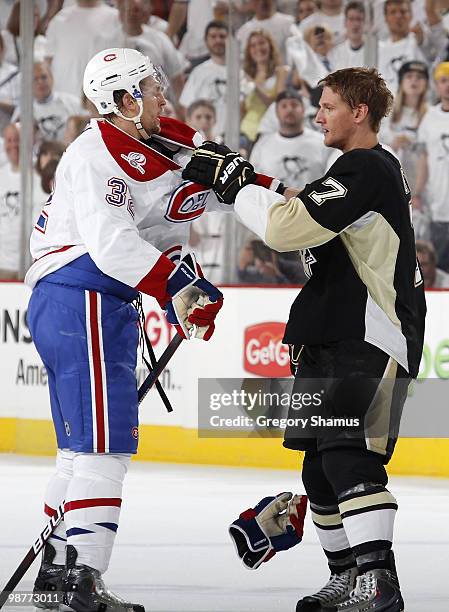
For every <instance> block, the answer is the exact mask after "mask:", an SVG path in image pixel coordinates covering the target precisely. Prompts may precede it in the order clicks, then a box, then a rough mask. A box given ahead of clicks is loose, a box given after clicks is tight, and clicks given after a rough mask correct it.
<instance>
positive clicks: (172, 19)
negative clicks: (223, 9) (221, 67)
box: [167, 0, 214, 67]
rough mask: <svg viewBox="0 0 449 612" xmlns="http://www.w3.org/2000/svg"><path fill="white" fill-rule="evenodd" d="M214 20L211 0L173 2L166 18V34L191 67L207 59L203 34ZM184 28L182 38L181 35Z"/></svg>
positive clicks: (180, 0) (179, 0)
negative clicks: (177, 46)
mask: <svg viewBox="0 0 449 612" xmlns="http://www.w3.org/2000/svg"><path fill="white" fill-rule="evenodd" d="M213 18H214V11H213V3H212V2H211V0H174V2H173V4H172V7H171V9H170V14H169V17H168V28H167V34H168V36H169V37H170V38H171V39H172V41H173V42H174V43H179V41H180V44H179V50H180V51H181V53H183V54H184V56H185V57H186V58H187V59H188V60H189V62H190V64H191V65H192V67H195V66H197V65H198V64H200V63H201V62H204V60H206V59H207V47H206V45H205V42H204V33H205V30H206V26H207V24H208V23H209V22H210V21H212V20H213ZM184 28H185V33H184V36H182V39H181V33H182V31H183V29H184Z"/></svg>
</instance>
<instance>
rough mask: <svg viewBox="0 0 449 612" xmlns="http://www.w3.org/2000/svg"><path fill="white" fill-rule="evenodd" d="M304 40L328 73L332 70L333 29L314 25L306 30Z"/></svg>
mask: <svg viewBox="0 0 449 612" xmlns="http://www.w3.org/2000/svg"><path fill="white" fill-rule="evenodd" d="M304 40H305V41H306V43H307V44H308V45H309V47H310V48H311V49H312V51H313V52H314V53H315V55H316V57H317V59H318V60H319V62H320V63H321V64H322V65H323V67H324V70H325V72H326V75H327V74H329V72H331V71H332V67H331V62H330V53H331V51H332V49H333V47H334V38H333V34H332V31H331V30H330V28H328V27H327V26H312V27H310V28H307V30H305V32H304Z"/></svg>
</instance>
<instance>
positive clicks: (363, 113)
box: [353, 104, 369, 123]
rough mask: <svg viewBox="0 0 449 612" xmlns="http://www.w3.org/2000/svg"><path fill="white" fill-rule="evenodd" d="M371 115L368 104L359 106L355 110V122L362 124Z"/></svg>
mask: <svg viewBox="0 0 449 612" xmlns="http://www.w3.org/2000/svg"><path fill="white" fill-rule="evenodd" d="M368 113H369V108H368V106H367V105H366V104H358V105H357V106H356V107H355V108H354V109H353V115H354V120H355V122H356V123H362V121H364V120H365V119H366V117H367V116H368Z"/></svg>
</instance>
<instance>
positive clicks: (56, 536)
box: [44, 449, 74, 565]
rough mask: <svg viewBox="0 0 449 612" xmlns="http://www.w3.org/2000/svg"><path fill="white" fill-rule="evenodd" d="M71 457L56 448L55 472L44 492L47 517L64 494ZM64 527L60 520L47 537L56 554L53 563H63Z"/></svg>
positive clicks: (69, 473) (70, 475)
mask: <svg viewBox="0 0 449 612" xmlns="http://www.w3.org/2000/svg"><path fill="white" fill-rule="evenodd" d="M73 457H74V453H73V452H72V451H68V450H60V449H58V452H57V455H56V472H55V474H54V475H53V476H52V478H51V479H50V482H49V483H48V485H47V490H46V492H45V507H44V512H45V514H46V516H47V517H52V516H54V515H55V514H56V509H57V508H58V506H59V505H60V504H61V503H62V501H63V500H64V498H65V496H66V491H67V487H68V484H69V482H70V479H71V478H72V462H73ZM65 529H66V527H65V522H64V521H61V523H60V524H59V525H58V526H57V527H56V529H55V530H54V532H53V533H52V535H51V536H50V538H49V543H50V544H51V545H52V546H53V547H54V549H55V551H56V555H55V557H54V559H53V561H52V563H54V564H55V565H64V564H65V546H66V532H65Z"/></svg>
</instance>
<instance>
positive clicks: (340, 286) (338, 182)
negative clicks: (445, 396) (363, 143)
mask: <svg viewBox="0 0 449 612" xmlns="http://www.w3.org/2000/svg"><path fill="white" fill-rule="evenodd" d="M299 198H300V200H301V201H302V203H303V204H304V207H305V209H306V210H307V213H308V215H309V216H310V217H308V218H309V219H310V218H311V219H310V221H311V222H312V224H314V225H315V224H316V225H318V226H321V227H318V233H320V231H321V230H324V232H323V235H322V236H321V239H320V240H319V241H317V242H316V243H315V244H319V245H320V246H313V245H311V246H310V248H306V249H303V250H302V251H301V255H302V260H303V264H304V269H305V272H306V274H307V275H308V276H309V280H308V282H307V283H306V285H305V287H304V288H303V290H302V291H301V293H300V294H299V295H298V297H297V298H296V300H295V301H294V303H293V305H292V307H291V311H290V317H289V320H288V324H287V327H286V331H285V336H284V342H286V343H289V344H305V345H316V344H326V343H328V342H332V341H337V340H342V339H350V338H359V339H360V338H361V339H364V340H366V341H367V342H369V343H371V344H374V345H375V346H377V347H379V348H380V349H382V350H384V351H385V352H386V353H387V354H389V355H391V356H392V357H394V358H395V359H396V360H397V361H398V362H399V363H400V364H401V365H402V366H403V367H404V368H405V369H406V370H407V371H408V372H409V373H410V375H411V376H413V377H415V376H416V375H417V373H418V369H419V363H420V359H421V354H422V348H423V341H424V319H425V313H426V305H425V297H424V284H423V280H422V277H421V273H420V269H419V266H418V264H417V260H416V253H415V238H414V232H413V226H412V223H411V210H410V189H409V187H408V184H407V181H406V179H405V176H404V173H403V171H402V168H401V165H400V163H399V161H398V160H397V159H396V158H395V157H394V156H393V155H392V154H390V153H389V152H388V151H385V150H384V149H383V148H382V147H381V146H380V145H377V146H376V147H374V148H373V149H355V150H352V151H349V152H348V153H345V154H343V155H342V156H341V157H340V158H338V159H337V161H336V162H335V163H334V164H333V166H332V167H331V168H330V169H329V171H328V172H327V173H326V175H325V176H324V177H323V178H321V179H319V180H316V181H314V182H313V183H310V184H308V185H307V186H306V187H305V189H304V190H303V191H302V192H301V193H300V194H299ZM326 230H329V232H328V236H327V241H326ZM315 231H316V230H315ZM323 236H324V239H323ZM311 242H312V243H313V240H311Z"/></svg>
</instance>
